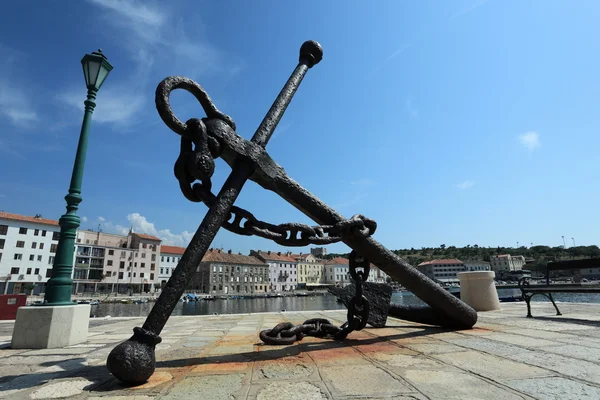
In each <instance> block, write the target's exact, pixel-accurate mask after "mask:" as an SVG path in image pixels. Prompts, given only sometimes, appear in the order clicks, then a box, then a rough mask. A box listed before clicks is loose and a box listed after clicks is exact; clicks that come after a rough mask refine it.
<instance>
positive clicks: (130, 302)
mask: <svg viewBox="0 0 600 400" xmlns="http://www.w3.org/2000/svg"><path fill="white" fill-rule="evenodd" d="M121 303H123V304H132V303H133V300H131V299H121Z"/></svg>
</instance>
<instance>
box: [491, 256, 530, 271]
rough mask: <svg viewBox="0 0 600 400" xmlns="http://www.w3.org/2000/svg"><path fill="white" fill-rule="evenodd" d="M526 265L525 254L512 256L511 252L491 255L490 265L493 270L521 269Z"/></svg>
mask: <svg viewBox="0 0 600 400" xmlns="http://www.w3.org/2000/svg"><path fill="white" fill-rule="evenodd" d="M524 265H525V257H524V256H511V255H510V254H503V255H499V256H492V257H490V267H491V268H492V271H494V272H496V273H498V272H507V271H520V270H522V269H523V266H524Z"/></svg>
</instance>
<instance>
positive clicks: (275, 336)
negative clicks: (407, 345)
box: [259, 250, 371, 345]
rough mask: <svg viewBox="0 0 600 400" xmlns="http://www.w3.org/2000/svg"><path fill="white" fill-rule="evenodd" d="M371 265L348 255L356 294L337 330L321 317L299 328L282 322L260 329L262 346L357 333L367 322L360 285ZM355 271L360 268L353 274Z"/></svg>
mask: <svg viewBox="0 0 600 400" xmlns="http://www.w3.org/2000/svg"><path fill="white" fill-rule="evenodd" d="M370 266H371V263H370V262H369V261H368V260H367V259H366V258H362V257H358V256H357V255H356V252H355V251H354V250H353V251H352V252H351V253H350V263H349V268H348V269H349V271H350V276H352V278H353V279H354V282H355V285H356V292H355V295H354V297H352V299H350V302H349V303H348V314H347V321H346V322H344V324H343V325H342V326H340V327H337V326H335V325H333V324H332V323H331V322H329V320H327V319H322V318H315V319H309V320H307V321H304V323H302V324H300V325H294V324H292V323H291V322H282V323H280V324H277V325H275V327H273V328H272V329H264V330H262V331H261V332H260V334H259V337H260V340H262V342H263V343H265V344H272V345H289V344H293V343H294V342H296V341H300V340H302V339H303V338H304V337H305V336H315V337H322V338H330V339H335V340H344V339H346V337H347V336H348V335H349V334H350V333H351V332H353V331H360V330H362V329H363V328H364V327H365V326H367V321H368V319H369V310H370V305H369V300H367V298H366V297H365V296H364V295H363V283H364V282H365V281H366V280H367V279H368V277H369V272H370ZM356 268H362V270H361V271H357V270H356Z"/></svg>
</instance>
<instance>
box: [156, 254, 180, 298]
mask: <svg viewBox="0 0 600 400" xmlns="http://www.w3.org/2000/svg"><path fill="white" fill-rule="evenodd" d="M184 252H185V247H179V246H166V245H162V246H161V247H160V264H159V265H160V268H159V271H158V280H159V282H160V286H161V288H163V287H164V286H165V285H166V284H167V282H168V281H169V278H170V277H171V275H173V271H175V267H177V264H178V263H179V260H181V256H182V255H183V253H184Z"/></svg>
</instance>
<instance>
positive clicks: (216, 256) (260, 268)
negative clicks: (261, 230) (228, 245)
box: [188, 249, 269, 295]
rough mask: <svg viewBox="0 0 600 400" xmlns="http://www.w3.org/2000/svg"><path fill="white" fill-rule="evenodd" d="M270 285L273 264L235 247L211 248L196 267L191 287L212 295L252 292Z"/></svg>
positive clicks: (259, 290)
mask: <svg viewBox="0 0 600 400" xmlns="http://www.w3.org/2000/svg"><path fill="white" fill-rule="evenodd" d="M268 288H269V265H268V264H267V263H266V262H264V261H262V260H261V259H259V258H258V257H253V256H244V255H242V254H232V252H231V250H229V251H227V252H224V251H221V250H220V249H210V250H209V251H207V252H206V254H205V255H204V258H203V259H202V262H201V263H200V265H199V266H198V268H197V269H196V273H195V274H194V276H193V278H192V280H191V281H190V283H189V284H188V290H190V291H194V292H200V293H208V294H212V295H250V294H256V293H264V292H266V291H267V290H268Z"/></svg>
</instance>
